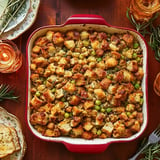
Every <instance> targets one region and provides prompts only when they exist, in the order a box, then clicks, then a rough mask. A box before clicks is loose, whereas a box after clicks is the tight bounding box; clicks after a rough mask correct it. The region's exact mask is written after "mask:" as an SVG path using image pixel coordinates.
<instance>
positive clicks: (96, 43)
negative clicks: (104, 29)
mask: <svg viewBox="0 0 160 160" xmlns="http://www.w3.org/2000/svg"><path fill="white" fill-rule="evenodd" d="M91 46H92V48H93V49H94V50H97V49H98V48H100V43H99V41H98V40H94V41H91Z"/></svg>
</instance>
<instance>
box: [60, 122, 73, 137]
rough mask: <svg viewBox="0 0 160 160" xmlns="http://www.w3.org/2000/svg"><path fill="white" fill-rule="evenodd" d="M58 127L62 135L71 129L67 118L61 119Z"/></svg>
mask: <svg viewBox="0 0 160 160" xmlns="http://www.w3.org/2000/svg"><path fill="white" fill-rule="evenodd" d="M58 128H59V129H60V131H61V132H62V133H63V134H64V135H68V134H69V132H70V131H71V129H72V127H71V125H70V122H69V121H68V120H66V119H65V120H63V121H61V122H60V123H59V124H58Z"/></svg>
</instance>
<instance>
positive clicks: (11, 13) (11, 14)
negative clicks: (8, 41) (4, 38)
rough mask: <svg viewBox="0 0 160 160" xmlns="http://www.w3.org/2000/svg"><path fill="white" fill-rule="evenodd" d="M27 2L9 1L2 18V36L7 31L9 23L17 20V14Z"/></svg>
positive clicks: (0, 31)
mask: <svg viewBox="0 0 160 160" xmlns="http://www.w3.org/2000/svg"><path fill="white" fill-rule="evenodd" d="M25 1H26V0H9V1H8V4H7V6H6V8H5V9H4V12H3V13H2V15H1V17H0V22H1V24H0V28H1V29H0V35H1V34H2V33H3V32H4V31H5V29H6V28H7V26H8V25H9V23H10V22H11V21H12V20H14V19H15V17H16V14H17V13H18V11H19V10H20V9H21V7H22V5H23V4H24V2H25Z"/></svg>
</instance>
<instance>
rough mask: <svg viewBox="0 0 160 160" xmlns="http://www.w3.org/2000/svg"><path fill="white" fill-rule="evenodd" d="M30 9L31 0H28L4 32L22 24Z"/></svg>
mask: <svg viewBox="0 0 160 160" xmlns="http://www.w3.org/2000/svg"><path fill="white" fill-rule="evenodd" d="M29 9H30V0H26V1H25V2H24V3H23V4H22V6H21V8H20V10H19V11H18V12H17V14H16V15H15V18H14V19H13V20H12V21H11V22H10V23H9V24H8V26H7V28H6V29H5V30H4V32H8V31H10V30H11V29H13V28H15V27H16V26H17V25H18V24H20V23H21V22H22V21H23V20H24V19H25V17H26V16H27V14H28V12H29Z"/></svg>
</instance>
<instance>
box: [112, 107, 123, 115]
mask: <svg viewBox="0 0 160 160" xmlns="http://www.w3.org/2000/svg"><path fill="white" fill-rule="evenodd" d="M112 110H113V111H114V112H115V113H117V114H120V113H123V112H124V111H125V107H123V106H122V107H121V106H120V107H114V108H112Z"/></svg>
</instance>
